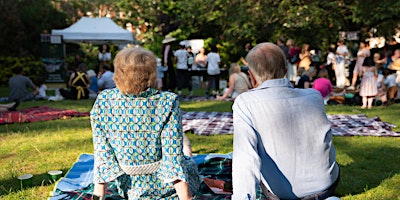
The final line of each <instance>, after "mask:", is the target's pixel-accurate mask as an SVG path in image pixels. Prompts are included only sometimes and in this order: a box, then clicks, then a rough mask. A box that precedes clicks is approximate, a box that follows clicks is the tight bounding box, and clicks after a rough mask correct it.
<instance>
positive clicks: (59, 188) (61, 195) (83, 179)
mask: <svg viewBox="0 0 400 200" xmlns="http://www.w3.org/2000/svg"><path fill="white" fill-rule="evenodd" d="M193 159H194V160H195V161H196V163H197V165H198V170H199V175H200V177H201V179H203V178H208V179H212V180H222V181H231V180H232V154H201V155H195V156H193ZM93 164H94V158H93V154H81V155H80V156H79V158H78V160H77V161H76V162H75V163H74V164H73V166H72V168H71V169H70V170H69V171H68V172H67V174H66V175H65V177H63V178H61V179H60V180H59V181H58V182H57V183H56V185H55V187H54V190H53V192H51V194H50V197H49V200H60V199H67V200H75V199H79V200H89V199H91V197H92V192H93V184H92V183H91V182H92V180H93ZM106 198H107V199H122V197H121V196H119V195H118V192H117V187H116V184H115V183H113V182H111V183H109V184H108V191H107V194H106ZM195 199H198V200H214V199H215V200H219V199H221V200H222V199H231V193H229V192H227V194H215V193H214V192H213V191H212V190H211V189H210V187H208V186H207V185H206V184H205V183H204V182H202V183H201V186H200V189H199V191H198V193H197V194H196V197H195ZM257 199H265V197H264V195H263V194H262V193H261V190H260V189H259V192H258V194H257Z"/></svg>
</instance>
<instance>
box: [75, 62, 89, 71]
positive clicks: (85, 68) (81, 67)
mask: <svg viewBox="0 0 400 200" xmlns="http://www.w3.org/2000/svg"><path fill="white" fill-rule="evenodd" d="M86 70H87V66H86V64H85V63H81V64H79V65H78V68H77V69H76V71H78V72H86Z"/></svg>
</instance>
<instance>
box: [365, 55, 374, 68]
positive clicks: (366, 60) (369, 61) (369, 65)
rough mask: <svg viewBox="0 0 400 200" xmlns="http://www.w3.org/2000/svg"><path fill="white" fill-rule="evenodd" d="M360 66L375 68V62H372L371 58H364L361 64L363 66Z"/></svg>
mask: <svg viewBox="0 0 400 200" xmlns="http://www.w3.org/2000/svg"><path fill="white" fill-rule="evenodd" d="M362 66H365V67H372V66H375V62H374V60H373V59H372V58H371V57H366V58H365V59H364V62H363V64H362Z"/></svg>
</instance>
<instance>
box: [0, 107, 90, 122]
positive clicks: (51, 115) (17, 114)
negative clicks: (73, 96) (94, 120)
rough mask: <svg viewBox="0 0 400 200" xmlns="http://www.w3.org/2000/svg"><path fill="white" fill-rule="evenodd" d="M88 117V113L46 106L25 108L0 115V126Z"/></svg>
mask: <svg viewBox="0 0 400 200" xmlns="http://www.w3.org/2000/svg"><path fill="white" fill-rule="evenodd" d="M83 116H89V112H78V111H75V110H63V109H57V108H50V107H47V106H42V107H38V106H36V107H32V108H25V109H21V110H18V111H8V112H3V113H0V124H10V123H27V122H38V121H48V120H55V119H64V118H69V117H83Z"/></svg>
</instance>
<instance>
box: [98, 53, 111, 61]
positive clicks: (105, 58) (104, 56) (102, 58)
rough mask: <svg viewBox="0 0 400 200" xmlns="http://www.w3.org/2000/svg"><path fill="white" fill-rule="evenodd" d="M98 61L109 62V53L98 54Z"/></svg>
mask: <svg viewBox="0 0 400 200" xmlns="http://www.w3.org/2000/svg"><path fill="white" fill-rule="evenodd" d="M99 60H100V61H109V60H111V53H110V52H106V53H99Z"/></svg>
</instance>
